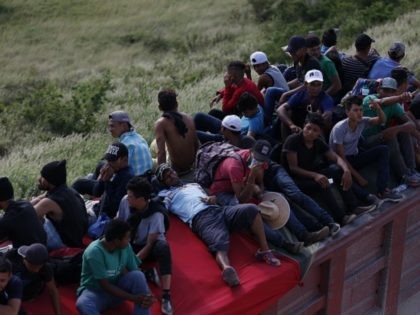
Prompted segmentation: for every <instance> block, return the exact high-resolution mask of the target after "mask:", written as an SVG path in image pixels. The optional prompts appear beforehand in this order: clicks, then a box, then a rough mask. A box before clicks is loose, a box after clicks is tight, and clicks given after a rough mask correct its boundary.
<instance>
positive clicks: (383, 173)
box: [346, 145, 389, 197]
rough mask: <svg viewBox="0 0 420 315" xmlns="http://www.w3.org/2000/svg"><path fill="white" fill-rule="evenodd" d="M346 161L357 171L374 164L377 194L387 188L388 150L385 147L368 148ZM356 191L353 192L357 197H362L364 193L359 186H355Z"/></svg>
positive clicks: (348, 157)
mask: <svg viewBox="0 0 420 315" xmlns="http://www.w3.org/2000/svg"><path fill="white" fill-rule="evenodd" d="M346 158H347V161H349V163H350V164H351V165H352V166H353V167H354V168H355V169H356V170H359V169H361V168H363V167H365V166H368V165H371V164H376V169H377V173H376V189H377V191H378V192H379V193H383V192H384V190H385V188H387V185H388V181H389V149H388V146H386V145H378V146H375V147H373V148H370V149H368V150H366V151H362V152H359V154H357V155H348V156H346ZM355 188H356V190H354V192H355V193H356V194H357V195H358V196H359V193H362V196H363V195H365V197H366V192H362V191H361V190H360V189H359V188H360V186H358V185H355Z"/></svg>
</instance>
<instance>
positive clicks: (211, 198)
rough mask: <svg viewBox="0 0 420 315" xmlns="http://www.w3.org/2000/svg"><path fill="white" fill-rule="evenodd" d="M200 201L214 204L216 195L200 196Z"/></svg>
mask: <svg viewBox="0 0 420 315" xmlns="http://www.w3.org/2000/svg"><path fill="white" fill-rule="evenodd" d="M201 201H202V202H204V203H207V204H209V205H215V204H217V198H216V196H207V197H201Z"/></svg>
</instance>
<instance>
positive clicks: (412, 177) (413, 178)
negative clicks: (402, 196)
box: [402, 173, 420, 188]
mask: <svg viewBox="0 0 420 315" xmlns="http://www.w3.org/2000/svg"><path fill="white" fill-rule="evenodd" d="M402 182H403V183H404V184H406V185H408V186H409V187H413V188H416V187H419V186H420V178H419V177H417V175H416V174H414V173H413V174H406V175H404V176H403V177H402Z"/></svg>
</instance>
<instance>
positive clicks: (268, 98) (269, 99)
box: [264, 87, 286, 124]
mask: <svg viewBox="0 0 420 315" xmlns="http://www.w3.org/2000/svg"><path fill="white" fill-rule="evenodd" d="M284 92H286V90H285V89H282V88H278V87H269V88H268V89H267V90H266V91H265V96H264V121H265V122H266V123H269V124H271V121H272V119H273V112H274V108H275V107H276V102H278V100H279V99H280V97H281V96H282V94H283V93H284Z"/></svg>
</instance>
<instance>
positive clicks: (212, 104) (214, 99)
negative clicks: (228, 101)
mask: <svg viewBox="0 0 420 315" xmlns="http://www.w3.org/2000/svg"><path fill="white" fill-rule="evenodd" d="M221 99H222V94H220V93H217V95H216V96H215V97H213V98H212V99H211V101H210V103H209V106H210V108H212V107H213V106H214V104H216V103H219V102H220V100H221Z"/></svg>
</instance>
